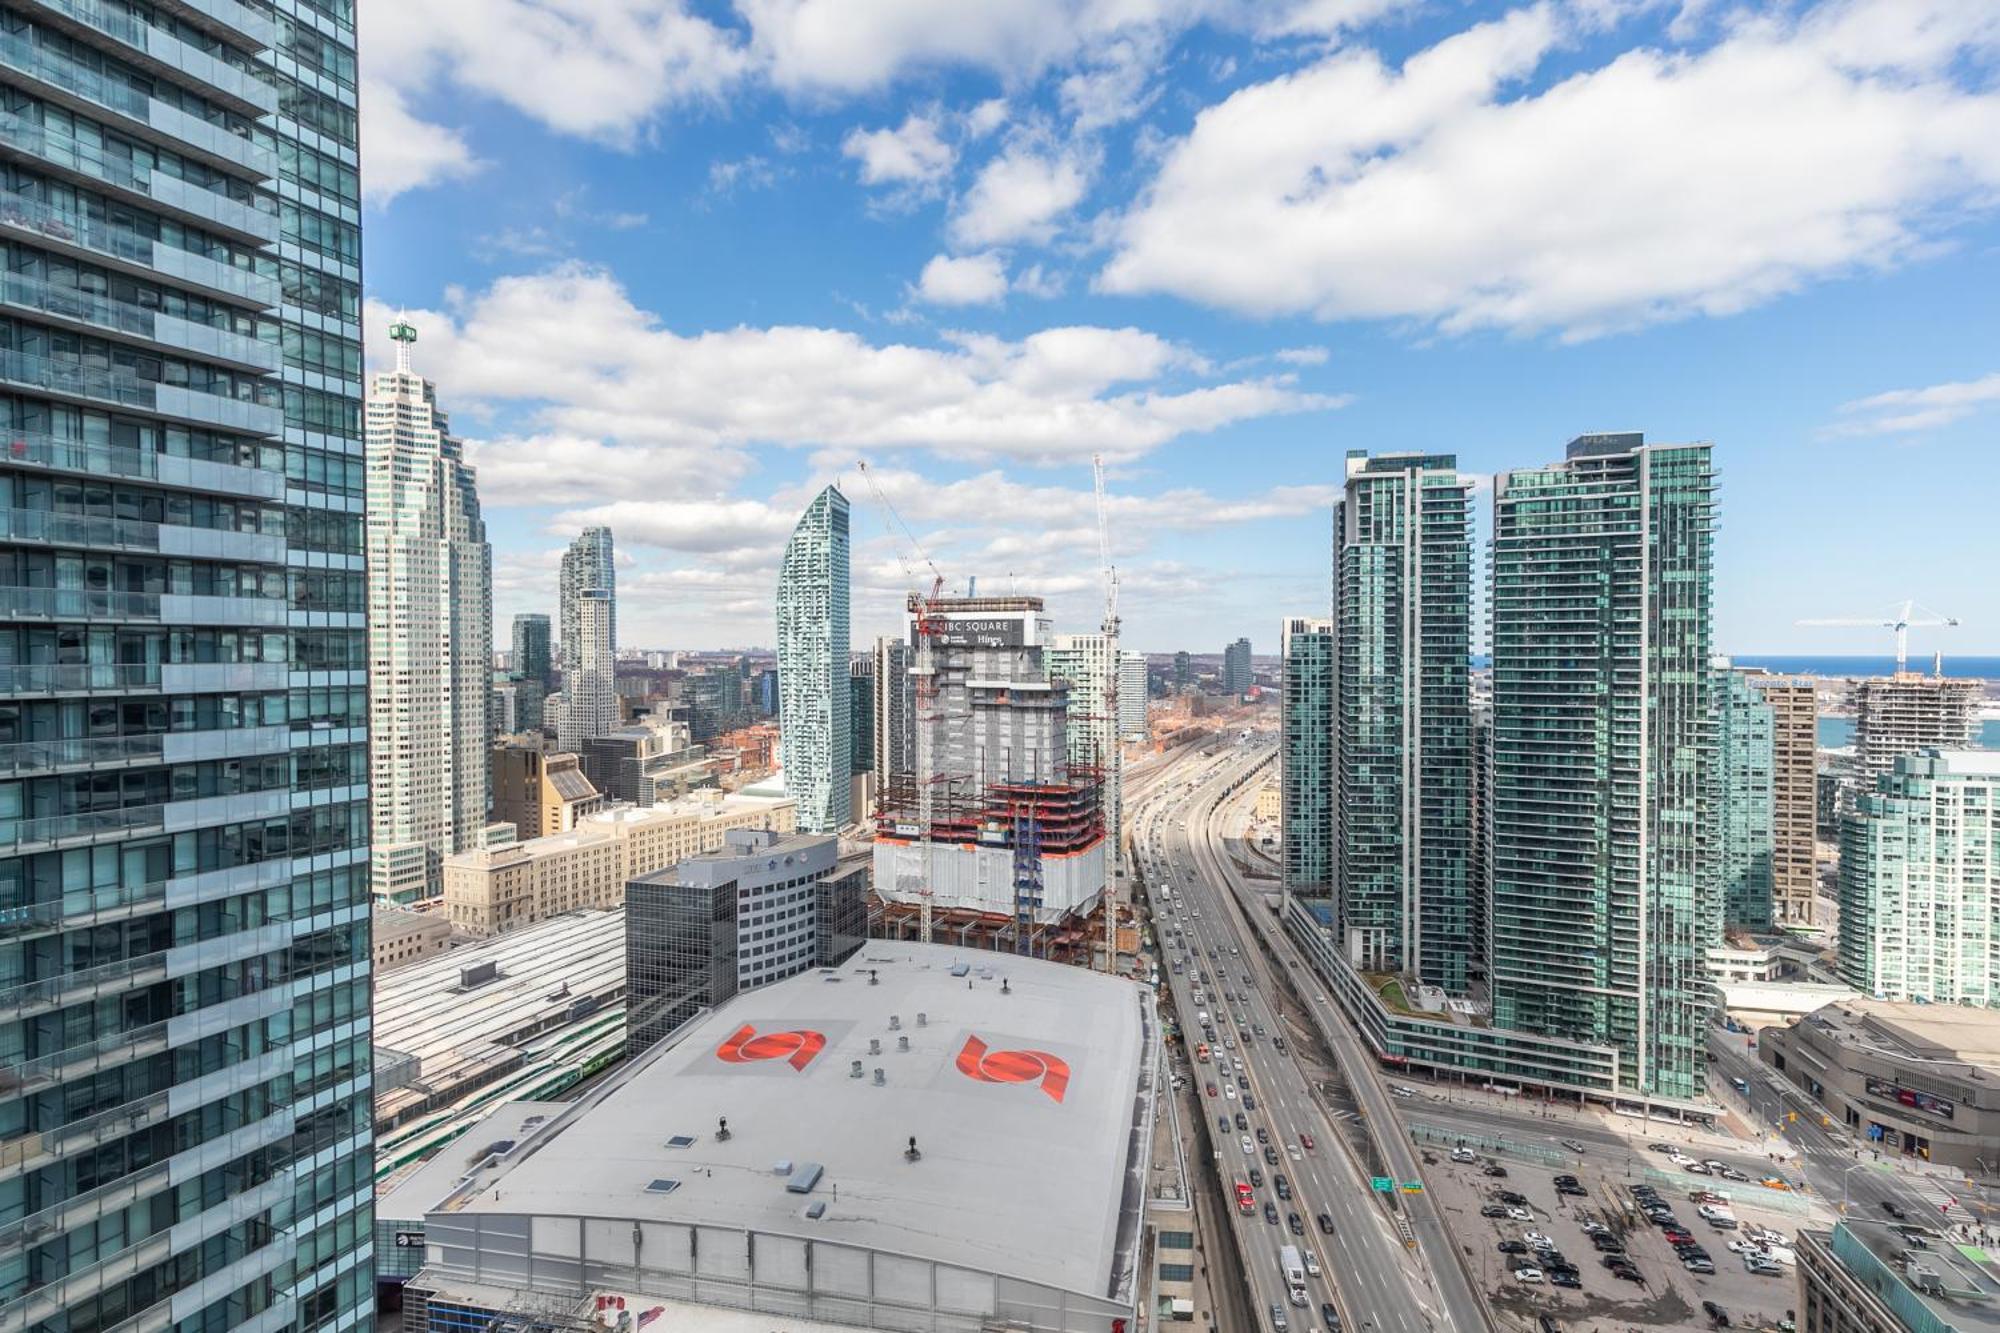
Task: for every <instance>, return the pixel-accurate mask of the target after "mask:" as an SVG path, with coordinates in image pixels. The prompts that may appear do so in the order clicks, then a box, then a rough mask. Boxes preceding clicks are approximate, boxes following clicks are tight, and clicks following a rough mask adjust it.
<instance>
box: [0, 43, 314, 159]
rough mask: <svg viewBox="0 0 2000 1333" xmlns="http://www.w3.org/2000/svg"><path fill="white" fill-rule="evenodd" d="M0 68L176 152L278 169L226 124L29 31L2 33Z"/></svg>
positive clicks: (268, 152)
mask: <svg viewBox="0 0 2000 1333" xmlns="http://www.w3.org/2000/svg"><path fill="white" fill-rule="evenodd" d="M0 68H5V69H9V70H12V71H14V72H15V73H16V74H18V75H19V76H20V77H22V78H23V79H24V80H27V81H29V82H32V83H33V84H34V85H36V87H35V91H36V92H37V93H41V94H43V95H45V96H47V97H48V98H49V100H51V101H54V102H58V103H61V104H62V105H64V106H69V107H72V108H74V109H77V110H81V111H84V112H85V113H87V114H90V115H99V114H102V113H104V112H109V113H110V114H112V115H114V116H117V117H119V118H120V119H121V120H123V121H124V122H126V123H125V124H124V125H122V126H119V128H121V129H127V130H130V129H133V128H136V129H137V130H138V131H139V134H140V137H142V138H149V139H157V140H159V141H160V142H161V143H163V144H165V145H166V146H167V147H169V148H172V149H173V150H174V151H175V152H179V153H184V154H187V155H189V156H193V157H197V158H201V159H202V160H204V161H206V162H207V163H208V164H209V165H210V166H212V167H216V168H218V169H219V170H223V171H229V172H234V173H236V174H238V175H243V176H248V177H250V178H251V179H254V180H259V181H267V180H272V179H274V178H275V177H276V176H277V174H278V158H277V154H276V153H274V152H272V151H271V150H270V149H268V148H265V147H263V146H261V145H259V144H256V143H254V142H252V141H251V139H250V138H249V136H248V134H247V133H242V134H239V133H237V132H236V131H234V130H231V129H230V128H229V127H228V126H226V125H219V124H216V123H215V122H214V121H210V120H204V119H202V118H201V117H199V116H195V115H191V114H189V113H188V112H186V111H183V110H181V109H180V108H179V107H177V106H173V105H170V104H169V103H166V102H162V101H159V100H157V99H156V98H152V97H149V96H147V95H146V94H145V93H143V92H141V91H140V90H138V89H137V88H134V87H133V86H132V85H131V84H129V83H121V82H120V81H118V80H117V79H112V78H107V77H106V76H104V75H103V74H100V73H99V72H97V71H96V70H94V69H89V68H86V67H85V66H83V65H81V64H78V63H77V62H76V61H74V60H72V59H70V58H69V57H67V56H65V55H62V54H60V53H58V52H56V51H54V50H51V49H50V48H48V47H46V46H42V45H40V44H38V43H35V42H33V41H30V40H29V39H28V38H27V37H26V36H25V35H21V34H8V35H0Z"/></svg>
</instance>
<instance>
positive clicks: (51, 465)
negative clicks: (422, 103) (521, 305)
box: [0, 0, 374, 1333]
mask: <svg viewBox="0 0 2000 1333" xmlns="http://www.w3.org/2000/svg"><path fill="white" fill-rule="evenodd" d="M354 53H355V41H354V27H353V13H352V6H351V4H349V3H345V2H344V0H279V3H277V4H275V5H273V4H257V5H245V4H240V3H231V2H229V0H203V3H198V4H191V5H171V6H159V5H150V4H131V5H128V4H107V3H97V2H91V3H85V2H84V0H21V3H18V4H12V5H10V6H9V7H8V8H7V11H6V24H5V36H4V39H0V85H4V87H5V92H6V98H5V109H4V110H0V143H4V145H5V148H6V153H5V157H6V161H5V163H4V165H0V175H4V178H5V187H4V190H0V196H3V197H0V246H4V248H5V251H6V255H5V260H6V262H5V266H4V267H5V276H4V282H0V413H4V414H5V418H6V420H5V426H6V430H7V439H8V442H9V447H8V448H7V449H6V450H5V451H4V452H0V487H4V489H5V498H4V501H0V507H4V508H5V509H6V510H7V511H8V512H9V514H10V515H11V517H10V519H9V521H8V523H7V525H6V531H5V537H4V539H0V561H4V563H5V567H6V568H5V572H4V577H0V583H4V584H5V585H6V586H5V591H4V595H0V663H4V665H0V745H4V746H5V747H6V748H7V752H8V755H9V764H8V774H7V777H8V781H6V782H4V783H0V921H4V923H5V929H4V943H0V972H3V973H4V974H5V975H6V977H7V989H6V990H5V991H4V993H0V1052H4V1055H0V1125H4V1126H5V1128H4V1129H0V1137H4V1140H5V1148H4V1150H0V1213H4V1216H5V1218H6V1229H5V1235H6V1239H5V1242H4V1243H0V1256H4V1257H0V1325H3V1326H5V1327H8V1328H20V1329H28V1330H40V1329H68V1330H71V1333H79V1331H80V1330H85V1329H111V1328H120V1329H159V1330H165V1329H169V1328H172V1329H178V1330H195V1329H199V1330H203V1331H204V1333H223V1331H224V1330H237V1329H242V1330H255V1331H257V1333H277V1331H278V1330H287V1329H296V1330H301V1331H303V1330H311V1329H326V1330H337V1329H346V1328H353V1327H360V1326H364V1325H365V1324H366V1323H367V1322H368V1320H369V1317H370V1316H369V1310H370V1306H371V1302H372V1300H373V1279H372V1272H371V1259H370V1254H371V1245H372V1196H373V1189H372V1174H373V1165H374V1163H373V1156H372V1151H371V1130H370V1117H369V1104H370V1100H371V1065H370V1054H369V1038H368V1033H367V1031H366V1025H365V1023H364V1022H362V1021H360V1020H362V1019H364V1018H365V1016H366V1014H367V1012H368V1002H369V986H370V981H369V977H370V966H371V964H370V948H369V930H368V910H369V897H368V838H369V822H368V787H367V781H368V737H367V727H366V723H367V716H366V710H367V689H368V679H367V630H366V616H367V584H366V576H365V572H364V569H365V556H364V552H363V535H362V513H363V509H364V495H365V484H364V480H363V471H364V469H363V449H362V435H361V387H362V386H361V327H360V322H359V321H360V314H361V285H360V284H361V273H360V262H361V226H360V222H361V211H360V209H361V204H360V188H359V174H358V166H357V163H358V158H357V155H356V145H357V143H358V137H357V132H356V130H357V126H356V114H355V54H354ZM114 516H115V517H114Z"/></svg>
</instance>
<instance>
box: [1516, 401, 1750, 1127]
mask: <svg viewBox="0 0 2000 1333" xmlns="http://www.w3.org/2000/svg"><path fill="white" fill-rule="evenodd" d="M1713 487H1714V483H1713V474H1712V471H1711V465H1710V459H1709V446H1708V445H1706V444H1656V445H1648V444H1646V443H1645V439H1644V437H1643V436H1641V435H1638V434H1636V433H1635V434H1617V435H1586V436H1582V437H1579V438H1578V439H1575V440H1572V441H1571V442H1570V444H1569V447H1568V449H1567V451H1566V454H1565V457H1564V459H1563V461H1562V462H1560V463H1555V464H1551V465H1549V466H1547V467H1541V468H1531V469H1525V470H1520V471H1515V472H1503V473H1501V474H1500V475H1499V477H1497V478H1496V479H1495V482H1494V492H1493V556H1492V581H1493V587H1492V625H1493V813H1492V821H1493V833H1492V857H1493V859H1492V871H1491V874H1492V882H1493V891H1492V920H1491V924H1490V933H1491V938H1492V959H1491V973H1492V992H1493V1018H1494V1022H1495V1023H1496V1024H1498V1025H1501V1026H1504V1027H1509V1028H1515V1029H1520V1030H1522V1031H1525V1032H1529V1033H1539V1034H1545V1035H1551V1036H1562V1037H1568V1038H1574V1039H1579V1040H1584V1041H1591V1042H1600V1043H1605V1044H1608V1045H1610V1046H1612V1047H1614V1048H1615V1049H1616V1050H1617V1051H1618V1053H1619V1071H1618V1079H1619V1082H1620V1083H1621V1085H1622V1086H1624V1087H1627V1088H1629V1089H1632V1090H1634V1091H1639V1092H1649V1093H1654V1094H1658V1095H1662V1096H1670V1097H1683V1098H1685V1097H1693V1096H1696V1095H1698V1094H1699V1093H1700V1092H1701V1090H1702V1087H1703V1083H1704V1071H1705V1065H1706V1061H1705V1060H1704V1058H1703V1046H1704V1042H1705V1038H1706V1024H1707V1016H1708V994H1709V983H1708V980H1707V978H1706V977H1705V975H1704V973H1703V962H1704V952H1705V948H1706V941H1705V940H1704V938H1703V936H1702V933H1701V932H1702V920H1703V909H1702V903H1701V897H1702V895H1703V894H1704V892H1706V891H1707V886H1709V885H1710V884H1712V880H1713V853H1712V848H1711V847H1710V845H1709V842H1708V839H1709V833H1708V825H1709V820H1710V818H1711V815H1712V811H1711V809H1710V805H1711V801H1712V795H1711V782H1712V773H1711V771H1710V770H1711V769H1712V767H1713V765H1714V761H1715V736H1714V720H1713V716H1712V713H1711V706H1710V698H1709V695H1710V691H1711V689H1712V688H1713V686H1712V680H1713V677H1712V675H1711V672H1710V670H1709V657H1710V615H1711V607H1710V598H1711V592H1712V589H1711V576H1712V559H1713V546H1714V540H1713V533H1712V511H1713V499H1712V492H1713Z"/></svg>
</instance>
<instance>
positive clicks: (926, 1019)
mask: <svg viewBox="0 0 2000 1333" xmlns="http://www.w3.org/2000/svg"><path fill="white" fill-rule="evenodd" d="M930 1021H931V1017H930V1015H929V1014H927V1013H925V1012H924V1011H923V1010H921V1009H919V1010H917V1026H918V1027H920V1028H921V1027H928V1026H930Z"/></svg>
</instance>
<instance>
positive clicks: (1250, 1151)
mask: <svg viewBox="0 0 2000 1333" xmlns="http://www.w3.org/2000/svg"><path fill="white" fill-rule="evenodd" d="M1243 1155H1244V1156H1245V1157H1255V1156H1256V1155H1257V1148H1256V1145H1254V1144H1252V1143H1251V1142H1250V1136H1249V1135H1248V1134H1245V1135H1244V1136H1243Z"/></svg>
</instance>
